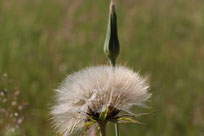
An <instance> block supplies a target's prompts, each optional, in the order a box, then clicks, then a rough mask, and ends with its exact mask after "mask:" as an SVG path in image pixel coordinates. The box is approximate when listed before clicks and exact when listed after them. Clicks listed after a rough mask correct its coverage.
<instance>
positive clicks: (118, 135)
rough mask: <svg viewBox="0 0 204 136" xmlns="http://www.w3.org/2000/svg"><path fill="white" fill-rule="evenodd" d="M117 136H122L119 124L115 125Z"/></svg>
mask: <svg viewBox="0 0 204 136" xmlns="http://www.w3.org/2000/svg"><path fill="white" fill-rule="evenodd" d="M115 136H120V133H119V124H118V123H115Z"/></svg>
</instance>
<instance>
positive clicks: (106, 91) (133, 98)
mask: <svg viewBox="0 0 204 136" xmlns="http://www.w3.org/2000/svg"><path fill="white" fill-rule="evenodd" d="M148 88H149V86H148V84H147V83H146V81H145V80H144V79H143V78H141V77H140V76H139V74H138V73H136V72H134V71H133V70H131V69H129V68H126V67H123V66H117V67H114V68H113V67H111V66H96V67H89V68H86V69H84V70H81V71H79V72H75V73H73V74H71V75H69V76H68V77H67V78H66V79H65V80H64V81H63V82H62V84H61V85H60V87H59V88H58V89H56V92H57V93H56V105H54V106H53V107H52V111H51V115H52V119H53V123H54V126H55V128H56V129H58V132H59V133H62V132H63V133H64V135H65V136H67V135H70V134H71V133H72V132H75V131H77V130H78V129H77V128H80V127H82V126H83V124H84V123H86V122H87V121H88V120H89V116H91V117H92V118H93V119H95V120H97V119H98V118H99V115H100V113H103V112H105V111H106V110H107V109H109V112H108V115H107V119H110V118H112V117H114V116H116V115H117V114H118V113H119V112H120V111H126V112H129V110H130V108H131V107H132V106H134V105H138V106H142V105H143V106H144V105H145V102H146V100H148V99H149V98H150V96H151V94H150V93H148Z"/></svg>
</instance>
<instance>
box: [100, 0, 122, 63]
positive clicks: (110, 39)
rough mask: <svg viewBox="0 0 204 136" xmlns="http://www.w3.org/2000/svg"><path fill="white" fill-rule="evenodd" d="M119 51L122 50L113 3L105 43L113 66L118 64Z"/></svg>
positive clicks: (105, 48)
mask: <svg viewBox="0 0 204 136" xmlns="http://www.w3.org/2000/svg"><path fill="white" fill-rule="evenodd" d="M119 51H120V45H119V40H118V32H117V17H116V12H115V7H114V5H113V4H112V3H111V4H110V13H109V21H108V29H107V34H106V40H105V44H104V52H105V54H106V56H107V57H108V59H109V61H110V63H111V64H112V65H113V66H115V64H116V59H117V57H118V55H119Z"/></svg>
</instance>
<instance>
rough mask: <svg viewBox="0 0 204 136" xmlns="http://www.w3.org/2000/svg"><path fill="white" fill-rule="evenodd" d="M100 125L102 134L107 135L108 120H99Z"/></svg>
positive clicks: (102, 135) (101, 135)
mask: <svg viewBox="0 0 204 136" xmlns="http://www.w3.org/2000/svg"><path fill="white" fill-rule="evenodd" d="M98 125H99V127H100V136H106V125H107V121H100V122H98Z"/></svg>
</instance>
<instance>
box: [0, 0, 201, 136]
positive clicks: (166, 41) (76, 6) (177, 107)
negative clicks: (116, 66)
mask: <svg viewBox="0 0 204 136" xmlns="http://www.w3.org/2000/svg"><path fill="white" fill-rule="evenodd" d="M108 5H109V3H108V1H104V0H100V1H91V0H86V1H83V0H75V1H74V0H59V1H58V0H35V1H26V0H9V1H8V0H0V75H3V74H4V73H7V74H8V76H9V77H10V78H12V81H13V83H14V84H15V86H17V87H18V88H19V89H20V90H21V99H22V100H23V101H25V102H27V104H28V106H27V109H26V112H25V120H24V123H23V124H22V126H21V128H20V129H19V132H18V133H16V134H15V135H21V136H22V135H26V136H38V135H44V136H52V135H55V133H54V132H53V130H52V129H51V123H50V120H49V118H50V117H49V108H50V106H51V104H52V102H53V95H54V91H53V89H55V88H57V86H58V84H59V83H60V82H61V81H62V80H63V79H64V78H65V77H66V76H67V74H69V73H71V72H73V71H77V70H79V69H81V68H84V67H86V66H90V65H97V64H104V63H106V58H105V56H104V54H103V43H104V39H105V33H106V25H107V21H108ZM117 13H118V27H119V38H120V44H121V53H120V58H119V61H120V63H121V64H126V65H127V66H129V67H131V68H133V69H135V70H136V71H140V73H141V74H142V75H143V76H148V77H149V78H150V82H151V92H152V93H153V97H152V102H151V104H150V105H151V109H147V112H150V113H151V114H149V115H147V116H145V117H141V118H140V120H141V121H142V122H143V123H144V125H124V126H123V127H121V135H128V136H136V135H143V136H158V135H159V136H160V135H161V136H203V135H204V107H203V105H204V93H203V91H204V90H203V89H204V61H203V60H204V38H203V37H204V3H203V1H202V0H195V1H191V0H171V1H170V0H166V1H162V0H155V1H152V0H143V1H141V0H134V1H133V0H125V1H120V2H119V5H118V8H117ZM1 129H2V128H0V130H1ZM0 132H1V131H0ZM127 132H128V134H127ZM0 135H1V134H0ZM109 135H113V129H112V130H111V129H109Z"/></svg>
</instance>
